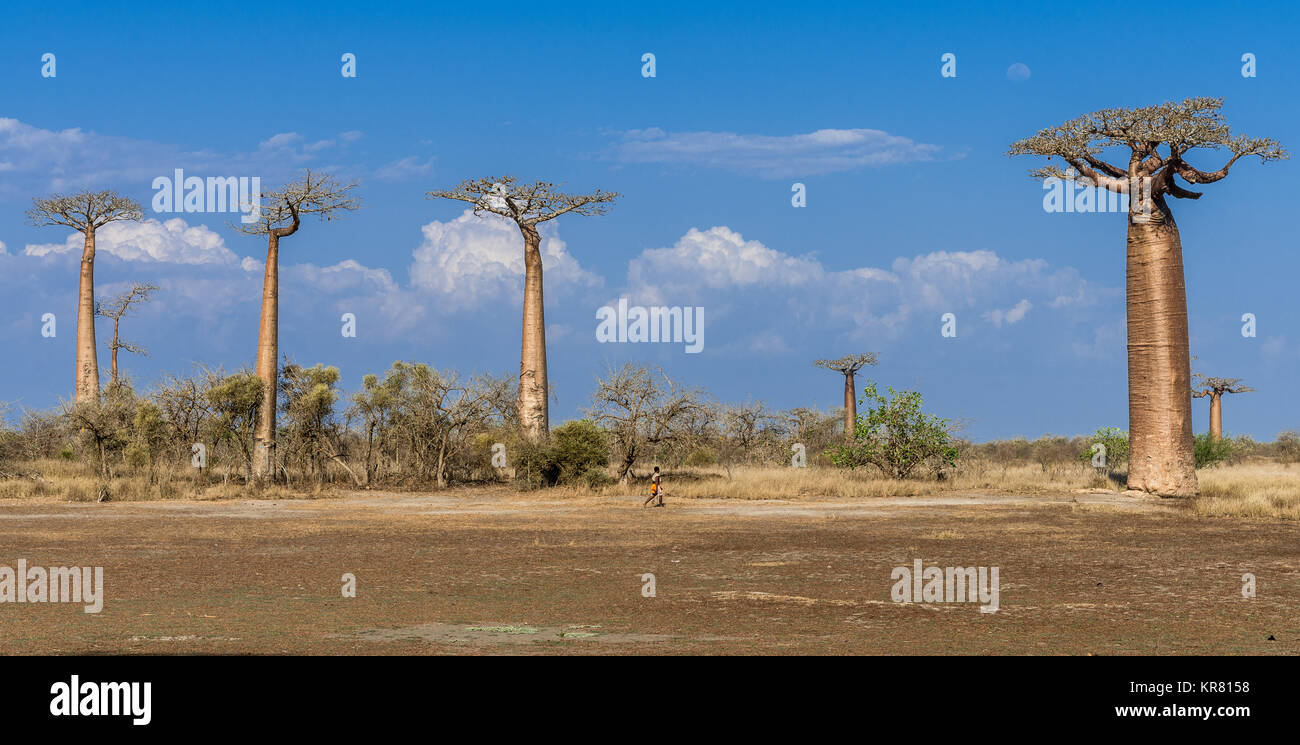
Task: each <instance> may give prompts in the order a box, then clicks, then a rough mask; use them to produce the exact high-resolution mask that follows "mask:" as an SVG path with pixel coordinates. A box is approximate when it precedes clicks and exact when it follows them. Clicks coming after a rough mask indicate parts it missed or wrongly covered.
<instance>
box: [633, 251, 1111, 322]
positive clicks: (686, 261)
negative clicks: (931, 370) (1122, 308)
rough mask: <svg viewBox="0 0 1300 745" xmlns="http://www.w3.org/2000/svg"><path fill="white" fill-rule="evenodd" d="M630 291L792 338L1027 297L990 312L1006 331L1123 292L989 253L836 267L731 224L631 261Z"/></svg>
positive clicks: (642, 299) (639, 299)
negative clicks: (1039, 308)
mask: <svg viewBox="0 0 1300 745" xmlns="http://www.w3.org/2000/svg"><path fill="white" fill-rule="evenodd" d="M622 292H623V294H624V295H625V296H627V297H629V298H630V299H631V300H632V302H634V303H641V304H647V305H649V304H658V305H706V306H707V307H709V314H710V318H711V319H714V320H719V319H722V318H724V317H725V316H727V315H733V316H738V317H739V316H743V317H744V318H745V319H746V320H745V323H746V324H747V325H749V324H766V325H767V326H768V329H767V331H768V333H770V334H778V333H780V334H781V335H782V336H784V337H786V338H797V336H798V333H799V332H800V330H806V329H809V328H831V329H834V328H842V329H844V330H845V331H844V333H845V334H848V335H851V336H852V335H856V336H869V335H872V334H876V335H879V334H882V333H883V334H885V335H890V336H895V335H897V334H899V333H901V332H902V331H903V330H904V329H905V328H906V327H907V326H908V324H909V323H911V322H912V321H913V320H914V319H916V318H923V319H931V320H934V322H935V323H936V324H937V323H938V317H939V315H940V314H942V313H946V312H960V311H970V310H975V311H983V310H984V309H987V308H989V307H990V306H995V307H996V305H995V304H1001V303H1012V302H1015V299H1017V298H1019V302H1018V303H1015V305H1014V306H1013V307H1011V308H1010V309H1008V310H1001V309H995V310H988V311H984V312H983V317H984V318H986V319H988V320H989V321H991V322H992V325H993V326H995V327H1000V326H1002V325H1003V324H1011V323H1016V322H1019V321H1020V320H1022V319H1023V318H1024V317H1025V315H1026V314H1027V313H1028V312H1029V310H1030V309H1031V308H1032V307H1033V305H1034V302H1041V303H1044V304H1046V303H1048V302H1050V301H1051V300H1052V298H1058V297H1061V296H1068V297H1073V298H1080V299H1082V298H1089V297H1095V296H1099V295H1113V294H1114V291H1112V290H1099V289H1098V288H1095V287H1092V286H1091V285H1089V283H1088V282H1086V281H1085V280H1083V279H1082V278H1081V277H1080V276H1079V275H1078V273H1077V272H1076V271H1075V270H1073V269H1070V268H1064V269H1053V268H1051V267H1050V266H1049V265H1048V264H1047V262H1046V261H1043V260H1041V259H1024V260H1008V259H1004V258H1002V257H1000V256H998V255H997V254H996V253H994V252H993V251H987V250H980V251H934V252H931V253H926V254H920V255H917V256H914V257H910V258H908V257H900V258H897V259H895V260H894V261H893V262H892V263H891V264H890V265H889V268H888V269H884V268H879V267H872V266H861V267H854V268H849V269H843V270H834V269H831V268H828V267H826V266H825V265H823V264H822V263H821V262H820V261H818V260H817V259H816V258H814V257H811V256H791V255H789V254H786V253H782V252H780V251H777V250H775V249H772V248H770V247H768V246H765V245H763V244H762V243H760V242H759V241H754V240H746V239H745V238H744V236H742V235H741V234H739V233H737V232H736V231H734V230H732V229H730V228H728V227H725V226H718V227H713V228H710V229H708V230H699V229H696V228H692V229H691V230H690V231H688V232H687V233H686V234H685V235H684V236H682V238H681V239H679V240H678V241H677V242H676V244H674V245H673V246H672V247H670V248H655V249H648V250H645V251H643V252H642V253H641V254H640V255H639V256H638V257H636V258H635V259H633V260H632V261H631V262H629V264H628V275H627V285H626V287H625V288H624V289H623V291H622ZM1031 298H1033V300H1031ZM1080 302H1082V300H1080ZM936 328H937V325H936ZM756 343H758V342H754V343H753V344H750V346H751V347H753V346H754V344H756ZM763 343H767V342H763Z"/></svg>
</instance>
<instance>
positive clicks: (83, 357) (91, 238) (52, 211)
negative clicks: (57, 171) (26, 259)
mask: <svg viewBox="0 0 1300 745" xmlns="http://www.w3.org/2000/svg"><path fill="white" fill-rule="evenodd" d="M143 218H144V211H143V210H142V209H141V208H140V204H139V203H138V202H136V201H135V200H134V199H130V198H128V197H124V196H121V195H119V194H117V193H116V192H114V191H109V190H105V191H82V192H78V193H76V194H68V195H63V194H54V195H52V196H49V197H46V198H44V199H40V198H37V199H34V200H32V208H31V209H29V210H27V219H28V220H29V221H30V222H31V224H32V225H35V226H38V227H42V226H47V225H62V226H64V227H69V228H72V229H73V230H76V231H78V232H79V233H81V234H82V236H84V237H85V248H83V249H82V251H81V284H80V287H79V288H78V290H77V371H76V383H77V387H76V396H75V399H74V400H75V402H76V403H78V404H85V403H95V402H97V401H99V357H98V352H97V349H96V347H95V231H97V230H99V229H100V228H102V227H104V226H105V225H107V224H109V223H111V222H116V221H118V220H141V219H143Z"/></svg>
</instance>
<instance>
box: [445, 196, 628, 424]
mask: <svg viewBox="0 0 1300 745" xmlns="http://www.w3.org/2000/svg"><path fill="white" fill-rule="evenodd" d="M555 187H556V185H555V184H553V183H550V182H547V181H537V182H534V183H531V184H525V183H521V182H519V181H518V180H517V179H516V178H515V177H514V176H506V177H504V178H498V179H493V178H483V179H469V180H466V181H463V182H461V183H460V184H459V185H458V186H456V187H454V188H452V189H445V190H439V191H431V192H429V193H428V195H427V196H428V198H429V199H454V200H456V201H460V202H468V203H470V204H472V205H474V214H475V215H482V214H483V213H484V212H491V213H492V214H494V215H499V216H501V217H504V218H506V219H508V220H513V221H514V222H515V224H516V225H518V226H519V232H520V233H522V234H523V238H524V318H523V335H522V340H521V342H520V355H519V403H518V409H519V426H520V428H521V429H522V430H523V433H524V436H525V437H527V438H528V439H529V440H532V441H534V442H536V441H538V440H541V439H543V438H545V437H546V433H547V430H548V428H549V425H550V419H549V414H548V411H547V395H548V393H549V388H548V385H547V378H546V313H545V309H544V302H543V294H542V251H541V245H542V236H541V232H540V231H539V229H538V226H539V225H540V224H541V223H544V222H546V221H547V220H554V219H555V218H557V217H559V216H560V215H564V214H567V213H569V212H573V213H576V214H579V215H603V214H605V213H606V212H608V211H609V206H610V204H611V203H612V202H613V201H614V200H615V199H617V198H618V196H619V195H618V193H617V192H608V191H602V190H600V189H597V190H596V191H594V192H592V193H590V194H564V193H561V192H559V191H556V188H555Z"/></svg>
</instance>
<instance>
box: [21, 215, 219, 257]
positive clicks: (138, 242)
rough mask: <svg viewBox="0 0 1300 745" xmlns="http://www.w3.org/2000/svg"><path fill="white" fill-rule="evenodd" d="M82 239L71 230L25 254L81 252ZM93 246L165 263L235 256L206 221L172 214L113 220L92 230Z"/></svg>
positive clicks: (97, 250) (118, 253)
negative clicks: (60, 240)
mask: <svg viewBox="0 0 1300 745" xmlns="http://www.w3.org/2000/svg"><path fill="white" fill-rule="evenodd" d="M84 241H85V239H84V238H83V237H82V235H81V233H78V232H73V233H70V234H69V235H68V237H67V238H66V239H65V240H64V241H63V243H41V244H30V245H28V246H27V248H26V250H25V251H24V253H26V254H27V255H28V256H48V255H50V254H65V253H70V252H76V253H81V250H82V248H83V245H84ZM95 250H96V252H99V251H102V252H104V253H107V254H110V255H112V256H116V257H117V258H119V259H122V260H124V261H143V262H161V263H168V264H220V265H235V264H238V263H239V257H238V256H236V255H235V253H234V252H233V251H231V250H230V249H229V248H227V247H226V243H225V240H224V239H223V238H222V237H221V235H220V234H218V233H216V232H214V231H212V230H209V229H208V227H207V226H206V225H189V224H188V223H186V222H185V220H183V219H181V218H179V217H174V218H172V219H170V220H167V221H166V222H159V221H158V220H154V219H148V220H144V221H142V222H114V223H109V224H108V225H105V226H104V227H102V228H100V229H99V230H98V231H96V233H95Z"/></svg>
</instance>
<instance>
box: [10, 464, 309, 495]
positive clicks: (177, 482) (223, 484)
mask: <svg viewBox="0 0 1300 745" xmlns="http://www.w3.org/2000/svg"><path fill="white" fill-rule="evenodd" d="M12 472H13V473H15V474H20V475H19V476H18V477H16V478H8V479H0V499H32V500H37V501H54V502H94V501H96V500H98V498H99V495H100V487H102V486H106V487H107V488H108V496H109V499H111V500H112V501H115V502H145V501H158V500H167V499H194V500H217V499H318V498H321V497H327V496H330V495H332V494H333V493H334V491H333V490H332V489H330V488H328V487H324V488H323V487H321V486H320V485H318V484H315V483H311V484H307V485H306V486H298V485H294V486H292V487H288V486H284V485H281V484H271V485H267V486H256V485H250V484H244V483H242V482H239V481H223V480H220V479H216V478H214V479H211V480H207V479H203V480H200V479H198V478H196V477H195V476H194V475H192V474H186V475H184V476H181V475H177V474H169V473H166V472H164V473H161V474H159V476H158V478H155V479H152V480H151V479H150V478H149V477H148V476H147V475H145V474H129V475H125V476H117V477H115V478H113V479H111V480H109V481H108V482H107V483H106V482H105V481H104V480H103V479H101V478H100V477H99V475H98V473H97V472H96V471H95V469H94V468H92V467H89V466H87V465H85V464H83V463H77V462H75V461H67V460H58V459H47V460H40V461H30V462H24V463H20V464H18V465H17V466H16V467H15V468H13V469H12Z"/></svg>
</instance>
